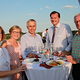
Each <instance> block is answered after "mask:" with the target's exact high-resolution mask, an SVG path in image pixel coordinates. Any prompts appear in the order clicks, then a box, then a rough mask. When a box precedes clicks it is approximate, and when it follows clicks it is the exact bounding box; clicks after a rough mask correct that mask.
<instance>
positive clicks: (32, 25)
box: [27, 21, 36, 34]
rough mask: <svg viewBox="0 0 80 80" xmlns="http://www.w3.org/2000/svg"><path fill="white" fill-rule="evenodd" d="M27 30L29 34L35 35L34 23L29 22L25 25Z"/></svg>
mask: <svg viewBox="0 0 80 80" xmlns="http://www.w3.org/2000/svg"><path fill="white" fill-rule="evenodd" d="M27 28H28V31H29V33H30V34H35V32H36V22H35V21H30V22H29V23H28V24H27Z"/></svg>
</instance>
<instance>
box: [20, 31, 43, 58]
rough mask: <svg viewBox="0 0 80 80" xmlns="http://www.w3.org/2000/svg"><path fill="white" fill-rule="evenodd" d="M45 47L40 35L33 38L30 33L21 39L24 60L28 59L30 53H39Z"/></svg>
mask: <svg viewBox="0 0 80 80" xmlns="http://www.w3.org/2000/svg"><path fill="white" fill-rule="evenodd" d="M43 46H44V45H43V42H42V38H41V36H40V35H38V34H36V35H35V36H32V35H31V34H30V33H26V34H24V35H23V36H22V37H21V51H22V56H23V58H26V56H27V55H28V54H29V53H32V51H33V50H35V51H38V50H39V49H41V48H42V47H43ZM34 54H35V53H34Z"/></svg>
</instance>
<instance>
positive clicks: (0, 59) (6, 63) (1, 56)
mask: <svg viewBox="0 0 80 80" xmlns="http://www.w3.org/2000/svg"><path fill="white" fill-rule="evenodd" d="M9 70H10V56H9V53H8V51H7V49H6V48H0V71H9ZM0 80H11V79H10V77H9V76H8V77H5V78H0Z"/></svg>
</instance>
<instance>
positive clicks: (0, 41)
mask: <svg viewBox="0 0 80 80" xmlns="http://www.w3.org/2000/svg"><path fill="white" fill-rule="evenodd" d="M4 37H5V34H4V30H3V29H2V27H1V26H0V47H1V46H2V44H3V43H4V42H5V40H4Z"/></svg>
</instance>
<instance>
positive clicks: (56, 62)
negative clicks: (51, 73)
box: [46, 60, 65, 67]
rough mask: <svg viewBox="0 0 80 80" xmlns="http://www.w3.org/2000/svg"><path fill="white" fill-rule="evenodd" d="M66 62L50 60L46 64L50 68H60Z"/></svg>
mask: <svg viewBox="0 0 80 80" xmlns="http://www.w3.org/2000/svg"><path fill="white" fill-rule="evenodd" d="M64 63H65V62H64V61H63V60H57V61H55V60H50V61H47V62H46V64H47V65H49V66H53V67H54V66H59V65H63V64H64Z"/></svg>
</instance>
